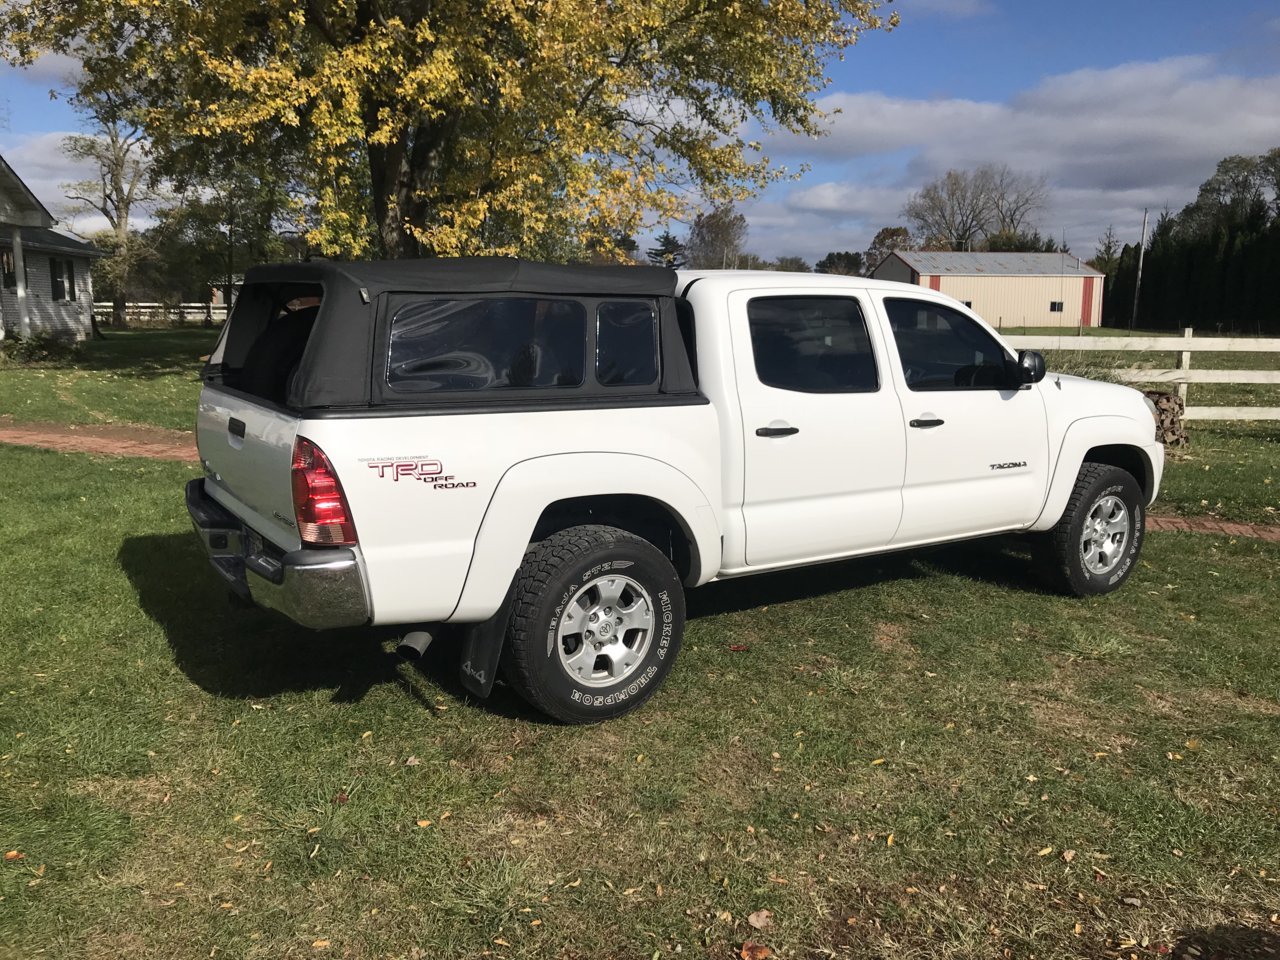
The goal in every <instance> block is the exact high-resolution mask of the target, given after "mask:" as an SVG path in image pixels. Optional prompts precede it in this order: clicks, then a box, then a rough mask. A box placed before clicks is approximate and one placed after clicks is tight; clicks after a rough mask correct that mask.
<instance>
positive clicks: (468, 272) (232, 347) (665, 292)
mask: <svg viewBox="0 0 1280 960" xmlns="http://www.w3.org/2000/svg"><path fill="white" fill-rule="evenodd" d="M317 284H318V285H319V286H320V287H321V288H322V290H323V301H322V303H321V306H320V311H319V315H318V316H317V317H316V320H315V327H314V330H313V331H312V333H311V336H310V337H309V339H308V341H307V345H306V352H305V354H304V356H303V359H302V363H301V365H300V366H299V369H298V373H297V375H296V376H295V377H294V378H293V381H292V383H291V384H290V386H289V391H288V394H289V395H288V403H289V406H291V407H295V408H299V409H305V408H316V407H350V406H363V405H367V404H370V403H377V402H378V400H379V399H380V398H379V397H378V396H377V395H378V393H380V391H377V390H376V389H374V388H373V371H374V369H375V367H374V355H375V352H377V349H376V348H375V341H376V339H377V335H378V329H379V328H378V318H379V315H380V311H381V310H382V308H383V304H384V302H385V299H386V296H387V295H398V294H414V293H427V294H459V295H468V294H481V295H483V294H490V295H491V294H495V293H496V294H501V293H525V294H536V295H550V296H569V297H574V296H576V297H592V298H603V297H645V298H651V299H653V300H655V301H656V302H657V306H658V315H659V331H660V340H661V341H662V354H663V360H664V370H663V377H662V383H661V385H660V388H659V390H660V392H661V393H667V394H670V393H679V394H683V393H696V390H697V388H696V386H695V385H694V382H693V377H692V373H691V372H690V364H689V358H688V356H687V355H686V354H685V352H684V345H683V342H682V341H681V338H680V334H679V327H678V325H677V321H676V315H675V301H674V297H675V287H676V274H675V271H673V270H668V269H665V268H661V267H641V266H634V267H624V266H616V267H615V266H560V265H557V264H545V263H533V262H530V261H526V260H517V259H514V258H509V257H458V258H440V259H426V260H383V261H369V262H351V263H346V262H338V261H313V262H309V263H289V264H272V265H267V266H260V267H253V268H251V269H250V270H249V271H248V273H247V274H246V275H245V286H244V290H243V291H242V293H241V295H240V298H239V300H238V301H237V303H236V308H235V313H234V315H233V319H234V321H235V322H234V324H233V325H232V329H231V330H230V331H228V334H229V339H228V342H227V351H226V352H227V360H228V362H230V363H231V364H233V365H238V362H237V360H238V359H239V358H241V357H244V356H246V355H247V353H248V351H249V349H250V347H251V344H252V341H253V339H256V337H257V336H259V335H260V334H261V333H262V332H263V329H264V328H265V326H266V324H267V323H268V322H270V319H271V318H272V317H273V316H274V309H275V305H276V301H279V300H280V299H282V298H281V297H279V296H277V295H276V293H275V292H274V291H288V292H289V295H293V294H294V293H296V292H298V291H300V290H301V289H302V288H304V287H306V286H314V285H317ZM285 299H287V297H285ZM244 321H248V322H244ZM237 341H239V342H238V343H237Z"/></svg>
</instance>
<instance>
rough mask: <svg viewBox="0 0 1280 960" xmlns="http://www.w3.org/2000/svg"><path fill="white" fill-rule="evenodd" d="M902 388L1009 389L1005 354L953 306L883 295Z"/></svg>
mask: <svg viewBox="0 0 1280 960" xmlns="http://www.w3.org/2000/svg"><path fill="white" fill-rule="evenodd" d="M884 305H885V312H886V313H887V314H888V315H889V326H890V327H892V328H893V336H894V339H895V340H896V341H897V344H898V356H899V358H900V359H901V361H902V374H903V376H904V377H905V378H906V381H907V387H908V388H909V389H911V390H916V391H929V390H999V389H1009V388H1011V387H1012V386H1013V382H1012V380H1011V379H1010V376H1009V360H1010V358H1009V355H1008V354H1007V353H1005V351H1004V349H1003V348H1002V347H1001V346H1000V344H999V343H998V342H997V341H996V339H995V338H994V337H993V336H991V334H989V333H988V332H987V331H986V330H984V329H983V328H982V327H981V326H980V325H979V324H977V323H975V322H974V321H973V320H972V319H971V318H969V317H966V316H965V315H964V314H963V313H960V311H958V310H953V309H952V308H950V307H947V306H943V305H942V304H939V303H931V302H929V301H926V300H906V299H899V298H894V297H890V298H886V299H885V301H884Z"/></svg>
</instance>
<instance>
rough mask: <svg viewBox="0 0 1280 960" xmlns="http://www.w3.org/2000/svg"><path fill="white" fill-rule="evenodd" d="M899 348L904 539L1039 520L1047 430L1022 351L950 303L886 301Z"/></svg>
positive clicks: (896, 376)
mask: <svg viewBox="0 0 1280 960" xmlns="http://www.w3.org/2000/svg"><path fill="white" fill-rule="evenodd" d="M882 302H883V305H884V311H885V316H886V319H887V320H888V324H889V328H890V331H891V333H892V336H893V340H894V343H895V349H896V352H897V354H898V363H896V364H895V365H894V370H893V377H894V379H895V380H896V381H897V383H898V385H899V386H898V389H899V392H900V393H901V395H902V404H903V419H904V420H905V424H906V435H907V470H906V480H905V482H904V484H903V490H902V523H901V525H900V526H899V528H898V533H897V535H896V536H895V537H894V543H895V544H901V545H906V544H911V543H920V542H925V541H929V540H944V539H954V538H957V537H964V536H971V535H976V534H982V533H993V532H996V531H999V530H1010V529H1017V528H1019V527H1025V526H1026V525H1028V524H1030V523H1031V522H1032V521H1033V520H1034V519H1035V518H1036V516H1037V515H1038V514H1039V512H1040V508H1041V505H1042V504H1043V503H1044V496H1045V488H1046V484H1047V479H1048V466H1047V464H1048V434H1047V430H1046V427H1045V411H1044V401H1043V399H1042V398H1041V396H1040V391H1039V387H1038V385H1035V384H1031V385H1027V386H1025V387H1023V386H1021V385H1019V384H1016V383H1015V382H1014V380H1013V378H1012V374H1011V369H1010V367H1011V363H1012V361H1013V357H1012V356H1011V355H1010V354H1009V353H1008V352H1007V351H1006V350H1005V349H1004V347H1002V346H1001V345H1000V342H999V341H998V340H997V339H996V338H995V337H994V336H993V335H992V334H991V333H990V332H989V331H987V330H986V329H985V328H984V327H983V326H982V325H981V324H980V323H978V322H977V321H975V320H974V319H973V318H972V317H968V316H965V315H964V314H963V313H961V312H960V311H959V310H956V309H954V308H953V307H950V306H948V305H946V304H944V303H940V302H935V301H931V300H925V299H917V298H914V297H885V298H884V300H883V301H882Z"/></svg>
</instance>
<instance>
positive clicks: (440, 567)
mask: <svg viewBox="0 0 1280 960" xmlns="http://www.w3.org/2000/svg"><path fill="white" fill-rule="evenodd" d="M481 427H483V433H480V432H479V430H480V428H481ZM298 432H299V433H300V434H302V435H303V436H306V437H308V438H309V439H311V440H312V441H314V442H315V443H317V444H318V445H319V446H320V448H321V449H323V450H324V452H325V453H326V454H327V456H328V457H329V460H330V462H331V463H332V464H333V467H334V470H335V471H336V472H337V474H338V477H339V479H340V480H341V482H342V485H343V489H344V490H345V492H346V495H347V500H348V502H349V503H350V505H351V511H352V515H353V517H354V520H355V526H356V532H357V534H358V536H359V540H360V546H361V550H362V554H363V557H364V561H365V564H366V568H367V570H368V576H369V587H370V592H371V599H372V606H373V618H374V622H375V623H382V624H393V623H415V622H429V621H439V620H445V619H448V618H450V617H453V619H454V620H459V621H460V620H463V619H464V618H466V619H467V620H483V619H485V618H486V617H487V616H489V615H491V614H492V613H493V612H494V610H496V609H497V606H498V603H500V602H501V599H502V596H503V594H505V592H506V589H507V587H508V586H509V584H510V582H511V577H512V576H513V575H514V573H515V568H516V567H517V566H518V565H519V559H520V556H522V555H523V552H524V546H525V544H527V543H528V534H529V533H530V532H531V531H532V530H533V526H534V524H535V523H536V522H537V520H538V517H539V516H540V515H541V513H542V511H543V510H544V509H545V507H546V506H547V505H548V504H549V503H551V502H554V501H555V500H560V499H564V498H565V497H573V496H583V495H587V494H619V493H640V494H643V495H646V496H650V497H653V498H655V499H661V494H660V493H655V492H654V488H652V487H647V486H646V485H645V484H646V482H647V479H646V478H648V479H652V478H654V477H658V476H661V477H667V478H670V477H671V476H672V475H674V476H677V477H684V478H686V481H687V483H686V485H685V487H684V492H682V493H681V496H682V497H683V502H685V503H688V504H691V505H696V503H697V502H698V501H697V497H698V495H699V494H700V496H701V503H702V504H709V503H712V502H714V497H715V492H716V491H717V490H719V489H720V463H719V457H718V432H719V428H718V425H717V422H716V414H715V410H714V409H713V408H712V407H711V406H710V405H709V404H706V403H694V404H689V405H681V406H640V405H638V406H635V407H621V408H619V407H614V408H610V409H565V410H551V411H519V410H511V409H510V408H507V409H505V410H504V408H502V407H500V406H495V407H494V408H493V409H492V411H490V412H486V413H484V414H482V415H481V414H461V413H460V414H442V413H434V414H431V415H425V416H424V415H416V416H415V415H406V416H370V417H356V418H347V417H342V418H325V419H311V420H306V421H304V422H303V423H302V424H301V425H300V426H299V431H298ZM567 454H573V455H584V454H591V455H593V456H590V457H587V459H574V458H573V457H564V456H560V455H567ZM544 459H545V463H546V464H550V465H551V466H550V469H549V470H548V469H547V468H546V467H545V466H544V467H543V468H539V469H538V470H534V471H533V472H531V473H529V474H528V476H529V477H530V486H529V487H528V488H524V487H522V486H521V485H520V483H519V479H520V476H521V474H519V473H516V474H515V476H514V477H513V480H514V481H515V482H512V483H506V482H504V479H506V478H507V477H508V474H509V473H511V472H512V471H513V470H516V469H517V466H516V465H520V464H524V463H526V462H535V463H536V462H538V461H540V460H544ZM667 464H678V465H679V469H676V468H675V467H671V466H665V465H667ZM658 466H662V467H663V470H664V471H665V472H659V470H658ZM663 482H664V483H665V487H662V488H661V489H665V488H674V487H676V486H677V483H676V481H674V480H671V479H667V480H665V481H663ZM500 486H501V494H500V496H501V502H498V500H497V497H498V496H499V487H500ZM671 506H673V507H677V508H678V509H682V508H681V507H680V505H679V504H671ZM491 513H492V516H494V517H497V516H501V517H502V518H503V520H502V523H503V524H510V525H511V526H513V527H514V528H516V529H517V530H518V531H519V532H518V533H516V532H515V531H507V530H502V531H497V530H496V528H493V529H491V531H490V533H489V535H488V537H487V538H486V542H494V543H496V544H498V547H497V553H495V554H491V553H489V552H487V551H486V552H484V553H483V555H481V553H480V551H478V549H477V532H478V531H480V530H481V526H482V524H484V523H485V521H486V516H488V515H490V514H491ZM695 513H698V511H696V509H695ZM701 515H703V516H704V519H703V520H702V521H696V520H695V518H694V517H685V520H686V522H688V523H690V525H691V527H697V528H698V529H700V530H705V529H706V527H707V521H706V519H705V511H702V512H701ZM704 535H706V534H704ZM521 536H523V537H524V540H523V541H522V542H521V543H520V545H519V550H518V553H517V555H516V556H515V557H514V559H512V558H510V557H509V556H508V554H509V553H510V552H511V549H510V547H509V543H510V542H512V541H513V540H514V539H519V538H520V537H521ZM714 536H715V537H717V538H718V536H719V534H718V532H717V533H716V534H714ZM700 546H701V543H700ZM473 553H475V554H476V556H477V558H478V560H479V563H480V566H479V567H477V569H476V571H475V573H474V574H472V576H474V577H476V578H477V579H476V580H475V581H474V583H475V584H477V585H478V586H476V593H475V594H474V597H476V598H479V599H472V598H471V597H470V596H469V597H468V605H467V607H466V610H465V611H464V610H462V609H458V610H457V613H456V614H455V608H458V604H459V600H460V598H461V597H462V593H463V586H464V584H466V583H468V582H469V577H468V571H469V570H471V567H472V556H473ZM708 553H709V554H710V558H709V559H708V560H707V561H706V562H712V563H714V562H716V560H717V559H718V551H717V550H709V551H708ZM495 557H497V558H499V559H494V558H495ZM481 570H483V571H484V572H483V573H482V572H481ZM482 580H483V582H482ZM490 581H492V582H490ZM491 594H492V595H493V596H494V597H496V600H493V602H492V604H490V599H492V598H491V596H490V595H491Z"/></svg>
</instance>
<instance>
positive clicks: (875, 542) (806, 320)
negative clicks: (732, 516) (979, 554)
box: [729, 290, 906, 566]
mask: <svg viewBox="0 0 1280 960" xmlns="http://www.w3.org/2000/svg"><path fill="white" fill-rule="evenodd" d="M729 308H730V323H731V333H732V339H733V354H734V366H735V368H736V370H737V380H738V401H739V404H740V407H741V411H742V425H743V445H744V450H745V463H744V467H745V474H744V489H743V508H742V509H743V521H744V524H745V528H746V562H747V564H748V565H749V566H767V565H770V564H781V563H787V562H792V561H798V560H806V559H818V558H822V557H833V556H839V555H842V554H848V553H854V552H857V551H859V550H867V549H873V548H877V547H883V546H885V545H887V544H888V543H889V542H890V540H891V539H892V538H893V534H894V531H895V530H896V529H897V526H898V520H899V518H900V516H901V513H902V477H903V465H904V461H905V456H906V437H905V428H904V427H903V424H902V409H901V407H900V405H899V402H898V397H897V394H896V392H895V391H894V388H893V384H892V382H891V381H890V379H889V377H888V374H887V370H888V366H887V363H886V359H887V355H886V350H885V349H884V345H883V343H879V344H877V343H876V341H875V340H874V339H873V338H872V337H871V336H870V333H869V331H868V325H867V319H868V310H869V307H868V305H867V301H866V299H865V298H860V297H857V296H834V295H832V294H831V292H830V290H827V291H814V292H805V291H804V290H796V291H795V292H791V291H778V290H770V291H768V292H765V291H761V292H759V293H752V292H750V291H739V292H737V293H734V294H732V295H731V297H730V300H729Z"/></svg>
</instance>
